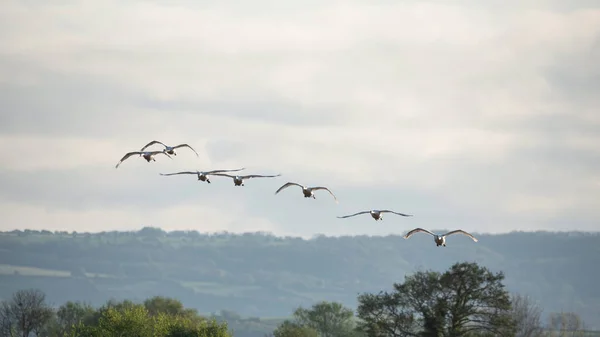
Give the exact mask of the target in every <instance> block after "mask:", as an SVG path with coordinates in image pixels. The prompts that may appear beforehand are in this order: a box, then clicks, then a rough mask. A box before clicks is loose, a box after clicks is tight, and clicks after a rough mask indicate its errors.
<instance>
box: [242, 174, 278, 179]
mask: <svg viewBox="0 0 600 337" xmlns="http://www.w3.org/2000/svg"><path fill="white" fill-rule="evenodd" d="M280 175H281V174H276V175H271V176H265V175H261V174H250V175H247V176H241V178H242V179H250V178H274V177H279V176H280Z"/></svg>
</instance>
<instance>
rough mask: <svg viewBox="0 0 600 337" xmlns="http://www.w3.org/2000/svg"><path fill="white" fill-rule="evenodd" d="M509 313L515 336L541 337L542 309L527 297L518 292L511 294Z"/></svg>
mask: <svg viewBox="0 0 600 337" xmlns="http://www.w3.org/2000/svg"><path fill="white" fill-rule="evenodd" d="M511 315H512V319H513V322H514V324H515V332H516V334H515V337H541V336H542V335H543V332H544V330H543V328H542V323H541V316H542V309H540V307H539V306H537V305H536V304H535V303H533V301H532V300H531V299H530V298H529V296H523V295H520V294H513V295H512V296H511Z"/></svg>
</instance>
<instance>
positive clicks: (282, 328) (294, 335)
mask: <svg viewBox="0 0 600 337" xmlns="http://www.w3.org/2000/svg"><path fill="white" fill-rule="evenodd" d="M272 336H273V337H318V333H317V330H315V329H313V328H310V327H307V326H302V325H300V324H298V323H294V322H291V321H289V320H285V321H284V322H283V323H281V324H280V325H279V326H278V327H277V329H275V331H273V334H272Z"/></svg>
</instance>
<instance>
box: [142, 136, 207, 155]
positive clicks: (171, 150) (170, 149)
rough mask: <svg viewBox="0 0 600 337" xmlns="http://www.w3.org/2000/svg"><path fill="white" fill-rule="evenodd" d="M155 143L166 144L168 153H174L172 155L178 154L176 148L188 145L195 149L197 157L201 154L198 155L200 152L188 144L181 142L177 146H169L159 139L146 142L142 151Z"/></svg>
mask: <svg viewBox="0 0 600 337" xmlns="http://www.w3.org/2000/svg"><path fill="white" fill-rule="evenodd" d="M154 144H160V145H162V146H164V147H165V150H164V151H165V152H166V153H168V154H172V155H174V156H176V155H177V153H175V149H178V148H180V147H188V148H190V150H192V151H194V153H195V154H196V156H197V157H199V156H198V152H196V150H194V149H193V148H192V147H191V146H189V145H188V144H179V145H177V146H168V145H165V144H163V143H161V142H159V141H158V140H153V141H151V142H150V143H148V144H146V145H145V146H144V147H143V148H142V149H141V150H140V151H144V149H145V148H147V147H149V146H152V145H154Z"/></svg>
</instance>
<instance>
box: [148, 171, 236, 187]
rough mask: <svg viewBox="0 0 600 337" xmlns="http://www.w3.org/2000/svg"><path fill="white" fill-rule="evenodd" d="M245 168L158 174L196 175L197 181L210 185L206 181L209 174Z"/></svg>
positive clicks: (208, 180) (162, 174) (208, 181)
mask: <svg viewBox="0 0 600 337" xmlns="http://www.w3.org/2000/svg"><path fill="white" fill-rule="evenodd" d="M244 169H245V168H244V167H243V168H241V169H237V170H213V171H184V172H176V173H166V174H164V173H159V174H160V175H161V176H173V175H176V174H196V175H197V176H198V180H200V181H206V182H207V183H209V184H210V179H208V176H209V175H211V174H215V173H221V172H236V171H241V170H244Z"/></svg>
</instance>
